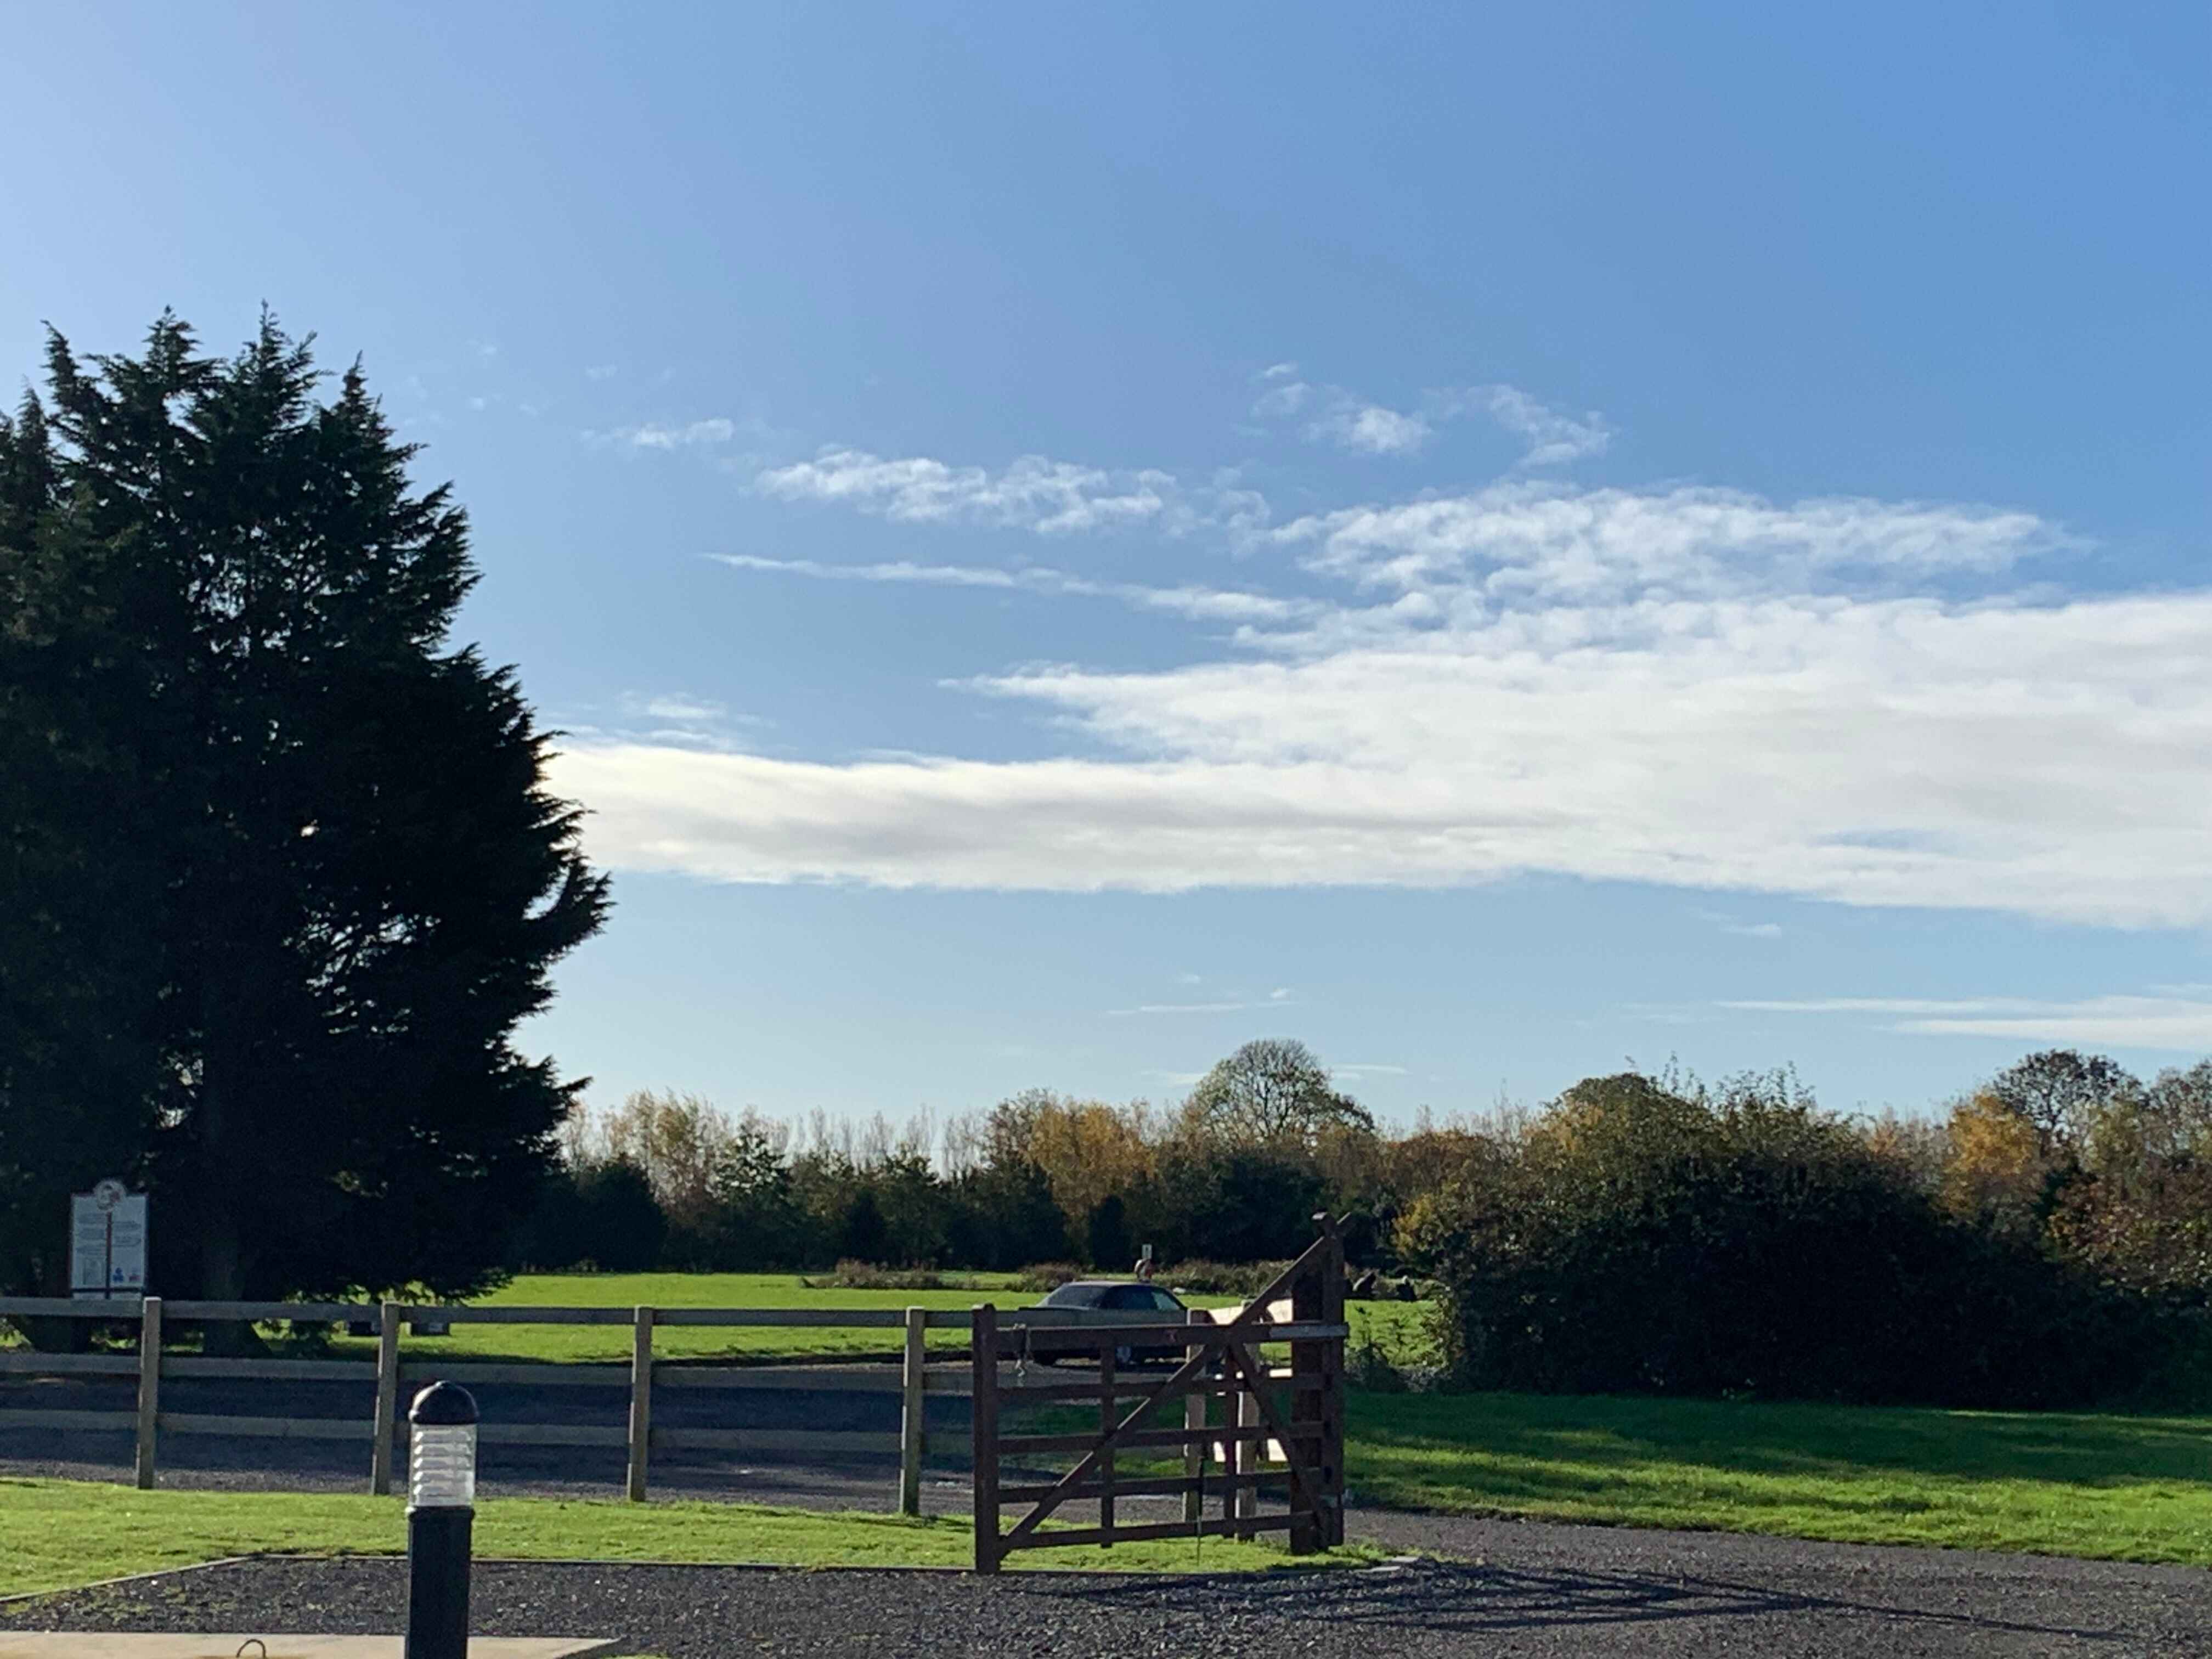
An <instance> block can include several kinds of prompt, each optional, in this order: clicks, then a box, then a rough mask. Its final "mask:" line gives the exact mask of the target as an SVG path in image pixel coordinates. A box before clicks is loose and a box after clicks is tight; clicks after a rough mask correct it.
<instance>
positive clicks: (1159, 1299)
mask: <svg viewBox="0 0 2212 1659" xmlns="http://www.w3.org/2000/svg"><path fill="white" fill-rule="evenodd" d="M1152 1305H1153V1306H1154V1307H1155V1308H1165V1309H1168V1310H1170V1311H1172V1312H1175V1313H1181V1312H1182V1303H1180V1302H1178V1301H1176V1299H1175V1297H1173V1296H1172V1295H1170V1293H1169V1292H1167V1291H1163V1290H1161V1289H1159V1288H1158V1286H1155V1287H1153V1290H1152Z"/></svg>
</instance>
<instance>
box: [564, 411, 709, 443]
mask: <svg viewBox="0 0 2212 1659" xmlns="http://www.w3.org/2000/svg"><path fill="white" fill-rule="evenodd" d="M737 435H738V423H737V422H735V421H732V420H730V419H728V418H727V417H726V416H720V415H714V416H708V418H707V419H705V420H703V421H690V422H685V423H684V424H683V425H680V426H677V425H664V424H662V423H660V422H657V421H647V422H645V423H644V424H643V425H641V426H624V427H616V428H612V429H611V430H608V431H604V432H586V433H585V434H584V441H586V443H591V444H597V445H599V446H602V447H611V448H623V449H664V450H665V449H697V448H702V447H714V446H715V445H719V444H726V443H728V442H730V441H732V439H734V438H735V437H736V436H737Z"/></svg>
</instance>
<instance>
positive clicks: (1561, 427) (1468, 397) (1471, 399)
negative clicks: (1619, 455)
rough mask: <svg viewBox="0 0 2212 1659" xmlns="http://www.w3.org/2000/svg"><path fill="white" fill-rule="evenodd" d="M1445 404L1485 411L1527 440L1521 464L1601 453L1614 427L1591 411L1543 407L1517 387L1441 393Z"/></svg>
mask: <svg viewBox="0 0 2212 1659" xmlns="http://www.w3.org/2000/svg"><path fill="white" fill-rule="evenodd" d="M1440 400H1441V402H1442V404H1443V406H1444V407H1447V408H1449V409H1451V410H1453V411H1454V412H1457V410H1460V409H1462V408H1479V409H1481V410H1486V412H1487V413H1488V414H1489V415H1490V416H1491V417H1492V419H1493V420H1495V421H1496V422H1498V425H1500V426H1502V427H1504V428H1505V429H1506V430H1507V431H1509V432H1513V433H1517V434H1518V435H1520V436H1522V437H1523V438H1525V439H1527V440H1528V453H1526V454H1524V455H1522V458H1521V459H1520V461H1519V463H1518V465H1522V466H1558V465H1561V464H1563V463H1565V462H1567V461H1578V460H1581V459H1583V458H1584V457H1585V456H1589V455H1602V454H1603V453H1605V452H1606V450H1607V448H1609V447H1611V446H1612V443H1613V428H1612V427H1611V426H1610V425H1608V424H1607V422H1606V418H1605V416H1602V415H1601V414H1599V413H1597V411H1596V410H1591V411H1590V412H1589V414H1587V415H1584V416H1583V417H1582V418H1581V419H1579V420H1577V419H1576V418H1575V417H1574V416H1571V415H1562V414H1560V413H1559V411H1558V410H1553V409H1547V408H1546V407H1545V406H1544V405H1543V404H1540V403H1538V402H1537V401H1536V400H1535V399H1534V398H1532V397H1530V396H1529V395H1528V393H1527V392H1523V391H1522V390H1521V389H1520V388H1519V387H1518V386H1470V387H1469V388H1468V389H1467V390H1466V391H1465V392H1445V393H1443V394H1440Z"/></svg>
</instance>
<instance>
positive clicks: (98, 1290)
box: [70, 1181, 146, 1297]
mask: <svg viewBox="0 0 2212 1659" xmlns="http://www.w3.org/2000/svg"><path fill="white" fill-rule="evenodd" d="M145 1293H146V1194H143V1193H133V1192H128V1191H126V1190H125V1188H124V1185H123V1183H122V1182H119V1181H103V1182H100V1183H99V1184H98V1185H97V1186H95V1187H94V1188H93V1189H92V1190H91V1191H90V1192H88V1193H78V1194H75V1195H74V1196H72V1197H71V1198H70V1295H71V1296H73V1297H114V1296H143V1295H145Z"/></svg>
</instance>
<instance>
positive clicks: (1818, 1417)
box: [1346, 1394, 2212, 1566]
mask: <svg viewBox="0 0 2212 1659" xmlns="http://www.w3.org/2000/svg"><path fill="white" fill-rule="evenodd" d="M1348 1427H1349V1434H1348V1447H1347V1452H1346V1471H1347V1478H1348V1480H1349V1484H1350V1486H1351V1487H1352V1491H1353V1492H1355V1493H1356V1494H1357V1495H1358V1497H1359V1498H1361V1499H1364V1500H1365V1501H1367V1502H1370V1503H1381V1504H1390V1505H1393V1506H1398V1507H1404V1508H1410V1509H1430V1510H1461V1511H1471V1512H1477V1513H1500V1514H1510V1515H1527V1516H1544V1517H1547V1518H1549V1519H1554V1520H1561V1521H1598V1522H1613V1523H1617V1524H1621V1525H1628V1526H1641V1527H1689V1528H1714V1529H1718V1530H1723V1531H1729V1532H1759V1533H1776V1534H1785V1535H1789V1536H1792V1537H1798V1538H1821V1539H1832V1540H1838V1541H1855V1542H1861V1543H1894V1544H1935V1545H1946V1546H1951V1547H1972V1548H1979V1549H1999V1550H2021V1551H2030V1552H2034V1553H2042V1554H2052V1555H2078V1556H2093V1557H2099V1558H2104V1559H2116V1560H2128V1561H2179V1562H2186V1563H2191V1564H2194V1565H2203V1566H2212V1419H2203V1418H2150V1417H2122V1416H2114V1415H2100V1414H2093V1413H2025V1412H2023V1413H1984V1412H1943V1411H1921V1410H1909V1409H1899V1408H1877V1407H1837V1406H1814V1405H1803V1406H1799V1405H1756V1404H1741V1405H1738V1404H1728V1403H1723V1402H1717V1401H1683V1400H1665V1401H1662V1400H1616V1399H1583V1398H1559V1397H1534V1396H1527V1395H1367V1394H1355V1395H1353V1396H1352V1411H1351V1420H1350V1424H1349V1425H1348Z"/></svg>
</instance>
